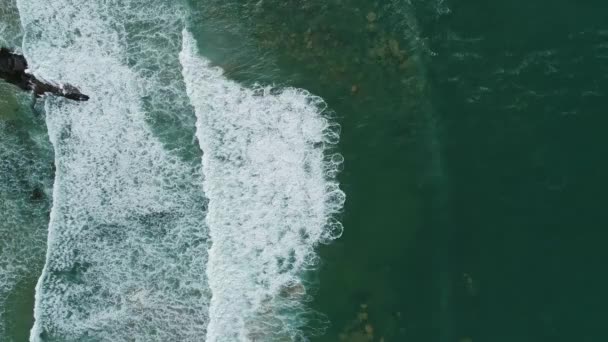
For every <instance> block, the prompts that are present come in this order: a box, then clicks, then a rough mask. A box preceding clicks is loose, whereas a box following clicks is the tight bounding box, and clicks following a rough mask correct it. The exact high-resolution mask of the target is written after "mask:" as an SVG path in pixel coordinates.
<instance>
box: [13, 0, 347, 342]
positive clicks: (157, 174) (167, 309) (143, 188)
mask: <svg viewBox="0 0 608 342" xmlns="http://www.w3.org/2000/svg"><path fill="white" fill-rule="evenodd" d="M17 7H18V10H19V16H20V19H21V25H22V27H23V34H24V37H23V47H22V48H23V52H24V54H25V55H26V57H27V59H28V61H29V63H30V68H31V70H32V71H33V73H34V74H35V75H36V76H37V77H40V78H43V79H48V80H59V81H61V82H66V83H70V84H74V85H78V86H79V87H80V89H81V91H82V92H83V93H85V94H88V95H90V96H91V99H90V100H89V101H88V102H86V103H72V102H70V101H66V100H65V99H56V98H50V97H49V98H47V99H46V100H45V103H44V111H45V118H46V126H47V129H48V137H49V140H50V142H51V144H52V146H53V149H54V159H55V161H54V163H55V166H56V172H55V180H54V184H53V188H52V209H51V214H50V223H49V226H48V237H47V251H46V261H45V265H44V269H43V271H42V274H41V276H40V278H39V280H38V284H37V286H36V295H35V296H36V298H35V309H34V316H35V323H34V326H33V328H32V330H31V335H30V340H31V341H127V340H132V341H254V340H258V341H259V340H264V341H274V340H281V341H284V340H304V339H306V333H304V330H303V327H304V326H305V325H306V324H307V323H308V322H307V318H308V317H311V315H313V314H312V313H311V312H310V310H309V309H307V308H306V302H307V301H308V300H309V299H310V288H309V287H310V286H311V285H310V282H309V281H308V272H309V271H311V270H313V269H314V268H315V266H316V265H317V263H318V256H317V255H316V253H315V248H316V247H317V246H318V244H320V243H325V242H329V241H331V240H333V239H335V238H336V237H338V236H340V234H341V232H342V226H341V224H340V223H339V222H338V221H337V220H336V219H335V217H336V214H337V213H338V212H339V211H340V210H341V208H342V206H343V203H344V198H345V197H344V193H343V192H342V191H341V190H340V189H339V186H338V183H337V182H336V180H335V177H336V174H337V172H338V171H339V168H340V166H341V163H342V157H341V156H340V155H339V154H335V153H333V152H331V151H333V150H334V149H335V145H336V143H337V140H338V133H339V129H338V126H337V125H335V124H333V123H332V122H331V118H330V114H329V113H328V112H327V111H326V105H325V103H324V102H323V101H322V99H320V98H318V97H316V96H314V95H312V94H310V93H308V92H306V91H304V90H300V89H294V88H277V87H272V86H265V85H256V86H253V87H244V86H241V85H239V84H238V83H237V82H234V81H231V80H229V79H227V78H226V77H225V76H224V75H223V72H222V70H221V69H219V68H217V67H213V66H211V64H210V63H209V61H207V60H206V59H205V58H204V56H201V55H200V54H199V52H198V48H197V41H196V40H195V38H194V36H193V35H192V34H190V33H189V31H188V30H187V29H186V27H187V26H188V10H187V8H186V7H185V6H182V5H181V4H179V3H169V2H163V1H159V0H152V1H145V2H144V1H101V0H100V1H87V2H75V1H69V0H58V1H53V2H52V3H49V2H46V1H42V0H31V1H21V0H19V1H17ZM199 43H200V44H203V45H204V42H199ZM313 316H314V315H313ZM315 317H316V318H317V319H318V317H319V316H318V315H317V316H315Z"/></svg>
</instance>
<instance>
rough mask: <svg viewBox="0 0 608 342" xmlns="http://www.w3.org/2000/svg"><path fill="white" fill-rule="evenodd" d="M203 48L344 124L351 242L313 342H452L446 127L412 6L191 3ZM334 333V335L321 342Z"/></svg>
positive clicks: (324, 300) (323, 285)
mask: <svg viewBox="0 0 608 342" xmlns="http://www.w3.org/2000/svg"><path fill="white" fill-rule="evenodd" d="M191 6H192V7H193V8H194V9H195V11H193V18H192V27H193V29H194V31H195V32H194V33H195V35H196V36H197V40H198V42H199V45H200V46H199V49H200V51H201V53H202V54H203V55H205V56H206V57H207V58H209V59H210V60H211V62H212V63H214V64H216V65H218V66H220V67H222V68H223V69H224V70H225V74H226V76H227V77H229V78H232V79H235V80H237V81H239V82H241V83H244V84H252V83H255V82H262V83H276V84H278V85H288V86H295V87H301V88H304V89H307V90H309V91H311V92H312V93H313V94H316V95H319V96H321V97H322V98H323V99H324V100H325V101H326V102H327V103H328V105H329V108H330V109H331V111H332V113H331V114H330V115H332V116H333V119H334V120H335V121H337V122H338V123H340V125H341V127H342V130H341V137H340V145H339V152H340V153H341V154H342V155H343V156H344V159H345V162H344V170H343V172H342V173H341V174H340V176H339V180H340V184H341V188H342V189H343V190H344V191H345V192H346V194H347V201H346V204H345V209H344V214H343V217H341V220H342V222H343V224H344V226H345V232H344V235H343V237H342V238H340V239H338V240H336V241H334V242H333V243H332V244H331V245H329V246H322V247H321V248H320V249H319V252H320V253H321V256H322V261H321V265H320V266H321V267H320V272H318V273H317V274H316V275H314V276H313V277H314V278H315V279H317V280H316V281H317V282H318V284H319V285H320V286H318V288H317V289H315V292H316V294H315V300H314V302H313V303H312V307H313V308H314V309H315V310H318V311H320V312H322V313H324V314H326V315H327V318H328V319H329V322H330V324H329V325H324V324H322V323H320V324H318V326H314V324H313V326H312V327H309V329H310V331H311V334H312V335H311V337H312V339H313V340H315V341H336V340H340V339H342V340H348V341H362V340H368V339H369V338H370V337H371V338H372V339H373V340H374V341H381V340H382V339H384V340H385V341H401V340H406V339H409V340H412V341H450V340H451V339H450V338H451V332H450V330H451V329H450V327H449V325H450V320H451V317H450V302H451V298H450V297H451V295H452V294H451V289H452V287H453V285H452V271H451V270H450V269H449V267H448V266H447V260H448V259H449V248H448V247H447V244H448V242H449V234H450V233H449V231H448V229H449V224H448V223H449V221H450V219H449V217H450V211H449V204H448V191H447V180H446V177H445V174H444V172H443V170H442V168H443V165H442V161H441V159H442V156H441V149H442V147H441V143H440V140H441V134H442V133H441V124H440V123H439V122H438V121H437V118H436V117H435V115H434V110H433V108H432V106H431V102H430V101H431V98H430V96H431V95H430V89H429V86H428V84H427V81H426V80H427V78H426V72H425V63H426V61H425V60H426V59H427V58H428V56H429V53H430V51H429V50H428V48H427V47H426V45H425V44H426V43H425V41H424V40H422V39H420V38H419V36H418V32H417V30H418V28H417V23H416V18H415V17H416V13H415V8H414V7H413V6H412V5H411V4H409V2H407V1H384V2H377V3H369V2H364V1H355V0H351V1H346V0H336V1H306V2H299V1H272V0H263V1H244V2H243V1H241V2H235V1H228V2H227V1H205V2H198V1H191ZM320 330H324V331H325V333H324V334H318V333H317V334H314V333H312V332H315V331H316V332H318V331H320Z"/></svg>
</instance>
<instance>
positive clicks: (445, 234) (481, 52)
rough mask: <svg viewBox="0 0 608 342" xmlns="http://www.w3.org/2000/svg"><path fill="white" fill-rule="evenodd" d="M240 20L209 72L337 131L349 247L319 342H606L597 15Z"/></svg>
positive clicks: (332, 283) (336, 6) (365, 11)
mask: <svg viewBox="0 0 608 342" xmlns="http://www.w3.org/2000/svg"><path fill="white" fill-rule="evenodd" d="M247 4H249V5H250V6H249V7H247V6H246V5H245V6H243V7H245V8H250V10H249V11H247V10H243V9H242V7H237V8H238V9H239V10H241V11H243V12H244V13H245V14H243V13H241V14H234V12H231V11H230V10H229V9H230V8H233V7H230V5H224V6H225V9H226V10H225V11H219V12H221V13H223V14H225V17H223V19H222V20H223V22H224V23H226V22H229V19H226V17H230V16H231V15H233V16H236V17H239V15H240V16H241V17H239V18H240V20H244V21H245V23H244V24H243V26H245V27H246V28H247V29H246V30H244V31H245V32H246V34H240V35H239V32H238V30H235V32H227V31H223V33H224V34H225V35H226V36H227V37H231V35H234V36H238V37H239V38H240V39H230V38H226V39H224V40H222V41H220V42H217V43H216V44H217V45H218V46H221V47H222V48H224V49H223V50H221V49H217V50H215V51H220V50H221V51H223V53H224V54H218V56H217V60H218V63H220V62H219V61H225V60H226V58H227V57H228V59H231V61H233V62H232V63H233V64H234V65H239V66H241V67H240V68H237V69H236V70H235V72H234V73H233V75H232V76H233V77H234V78H237V79H240V80H243V81H248V80H252V79H253V80H258V79H260V76H259V75H254V76H252V74H255V73H256V72H259V71H260V70H263V71H265V73H264V76H265V77H262V79H264V78H268V75H269V74H271V75H273V76H274V77H271V80H274V81H275V82H285V83H288V84H290V85H296V86H300V87H304V88H306V89H309V90H311V91H312V92H314V93H316V94H318V95H320V96H322V97H323V98H324V99H325V100H326V101H327V103H328V104H329V106H330V108H331V109H332V110H334V111H335V113H336V117H337V119H338V121H339V122H340V124H341V125H342V135H341V144H340V152H341V153H342V154H343V155H344V157H345V163H344V171H343V173H342V175H341V177H340V181H341V184H342V186H343V189H344V190H345V191H346V193H347V198H348V199H347V203H346V207H345V209H344V216H343V218H342V219H343V222H344V225H345V227H346V229H345V233H344V236H343V237H342V238H341V239H340V240H338V241H337V242H335V243H333V244H332V245H330V246H327V247H323V248H321V253H322V256H323V262H322V265H321V272H320V275H319V283H320V287H319V289H318V292H317V293H316V297H315V298H316V299H315V301H314V302H313V306H314V308H315V309H317V310H319V311H321V312H324V313H325V314H327V316H328V318H329V320H330V322H331V324H330V325H329V327H328V329H327V333H326V334H325V335H324V336H318V337H315V338H313V340H318V341H336V340H339V339H346V340H350V341H359V340H364V338H365V336H366V335H367V336H369V335H370V334H369V331H370V330H371V329H370V328H372V329H373V338H374V340H375V341H380V340H381V339H382V338H384V340H385V341H463V342H464V341H513V340H516V341H571V340H577V341H579V340H580V341H602V340H605V339H606V335H607V333H606V332H605V330H604V329H602V320H603V317H605V310H606V309H605V307H606V304H607V299H608V298H607V296H606V294H605V293H604V290H603V289H604V288H605V287H606V286H605V285H606V282H607V280H608V278H607V277H606V276H604V275H603V274H602V269H601V263H602V261H603V260H605V259H606V254H607V252H605V251H603V250H602V247H603V246H602V244H603V242H604V241H606V237H608V233H606V232H605V231H604V230H603V229H602V228H603V227H605V225H606V214H604V212H605V211H604V210H603V206H604V201H603V200H602V199H603V196H604V195H603V194H604V192H605V191H604V190H605V188H606V186H607V185H608V182H606V180H605V176H604V175H605V174H606V172H605V170H606V168H607V165H608V164H607V163H605V162H603V160H602V157H603V156H602V153H601V151H602V150H603V149H604V148H605V146H606V138H604V136H605V135H604V134H603V132H602V131H603V130H604V127H606V123H607V122H606V121H607V120H608V119H606V117H605V115H603V114H604V113H605V112H606V109H607V108H608V106H607V104H606V101H605V98H606V96H605V94H604V91H606V89H608V87H606V86H607V85H608V84H607V79H606V61H607V56H608V49H607V47H606V41H607V39H608V31H606V29H607V28H608V27H607V26H608V23H606V22H605V16H604V15H603V14H605V13H606V12H605V11H606V6H605V5H603V4H602V3H600V2H597V1H596V2H586V3H585V4H573V3H570V2H566V1H562V2H547V1H535V2H524V1H514V2H503V3H491V4H490V3H487V2H481V1H452V2H422V1H419V2H414V4H413V5H412V6H405V5H404V3H398V2H391V3H389V2H386V1H385V2H376V3H371V2H362V1H329V2H328V1H322V2H321V1H307V2H305V3H297V2H281V3H277V2H273V1H267V0H266V1H264V2H262V3H261V4H259V5H258V6H253V3H247ZM235 7H236V6H235ZM396 9H400V10H401V11H398V10H396ZM370 12H373V13H374V15H371V17H372V18H373V17H375V19H374V20H370V19H369V18H368V15H369V13H370ZM228 13H230V14H228ZM227 25H230V24H227ZM220 27H224V26H221V25H220ZM412 28H413V29H412ZM205 32H206V34H207V35H211V36H213V29H208V30H206V31H205ZM203 36H204V34H203ZM226 41H230V42H234V41H237V42H239V43H238V44H236V45H231V43H228V44H227V43H226ZM394 42H397V43H398V45H399V49H400V50H401V49H403V50H404V52H403V53H401V52H395V51H393V50H394V49H392V48H391V45H393V46H394V45H395V43H394ZM201 45H204V44H201ZM206 47H207V48H209V45H207V46H206ZM202 49H203V50H204V49H205V47H202ZM243 49H247V50H248V53H244V54H243V55H240V54H239V52H240V51H242V50H243ZM251 51H253V53H260V52H264V53H267V54H268V55H269V56H271V57H270V59H272V62H269V63H268V64H269V65H262V66H260V64H254V63H251V62H250V61H249V64H248V58H251V57H248V55H250V54H251V53H252V52H251ZM209 52H210V55H213V52H214V50H213V49H210V51H209ZM402 54H403V55H405V56H406V58H403V57H402V56H401V55H402ZM403 62H406V63H403ZM243 65H244V66H245V67H242V66H243ZM402 65H403V67H401V66H402ZM246 66H249V68H247V67H246ZM269 70H270V71H269ZM362 305H363V306H362ZM367 324H369V326H368V327H367V330H368V332H365V330H366V325H367Z"/></svg>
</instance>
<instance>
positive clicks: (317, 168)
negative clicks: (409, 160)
mask: <svg viewBox="0 0 608 342" xmlns="http://www.w3.org/2000/svg"><path fill="white" fill-rule="evenodd" d="M180 61H181V63H182V66H183V76H184V80H185V82H186V86H187V91H188V96H189V97H190V100H191V102H192V104H193V106H194V108H195V111H196V115H197V124H196V126H197V136H198V139H199V142H200V145H201V149H202V150H203V153H204V155H203V171H204V174H205V180H204V188H205V193H206V196H207V197H208V198H209V207H208V213H207V217H206V222H207V225H208V227H209V230H210V236H211V240H212V246H211V248H210V250H209V262H208V264H207V275H208V279H209V285H210V288H211V293H212V298H211V304H210V308H209V318H210V321H209V325H208V331H207V339H206V341H208V342H216V341H275V340H277V341H278V340H281V341H284V340H300V339H305V336H303V334H302V331H301V330H300V329H299V328H300V327H301V326H302V325H303V324H306V323H307V322H306V320H305V314H306V309H305V308H304V306H303V303H302V302H303V301H305V300H306V299H307V298H308V296H307V293H306V291H307V288H306V284H305V282H304V281H303V278H302V276H303V275H304V273H305V271H307V270H309V269H311V268H312V267H314V266H315V264H316V258H317V256H316V254H315V246H317V244H319V243H320V242H325V241H329V240H332V239H334V238H336V237H337V236H339V235H340V234H341V232H342V226H341V225H340V223H339V222H337V221H336V220H334V218H333V217H334V215H335V214H336V213H337V212H338V211H339V210H340V209H341V208H342V205H343V202H344V193H343V192H342V191H341V190H340V189H339V187H338V184H337V182H336V181H335V175H336V172H337V170H338V167H339V165H340V163H341V162H342V157H341V156H340V155H338V154H333V155H332V154H330V153H328V152H327V151H328V148H330V147H331V146H333V145H334V144H335V143H336V142H337V134H338V130H337V126H336V125H334V124H331V123H330V122H329V121H328V120H327V118H326V117H324V115H323V111H324V108H325V104H324V103H323V101H322V100H321V99H320V98H318V97H316V96H313V95H311V94H309V93H308V92H306V91H303V90H299V89H293V88H285V89H276V88H271V87H263V86H259V87H256V88H254V89H248V88H244V87H242V86H240V85H239V84H237V83H236V82H233V81H230V80H227V79H226V78H225V77H224V76H223V75H222V70H221V69H219V68H215V67H212V66H210V63H209V62H208V61H207V60H206V59H205V58H203V57H201V56H200V55H198V52H197V47H196V41H195V40H194V38H193V36H192V35H191V34H190V33H189V32H188V31H184V38H183V49H182V52H181V54H180Z"/></svg>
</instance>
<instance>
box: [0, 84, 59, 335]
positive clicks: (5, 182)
mask: <svg viewBox="0 0 608 342" xmlns="http://www.w3.org/2000/svg"><path fill="white" fill-rule="evenodd" d="M4 95H5V94H4ZM3 104H4V103H2V101H0V106H2V105H3ZM46 152H48V151H45V148H44V146H40V147H36V146H33V145H32V144H31V143H28V142H27V141H24V140H23V138H19V137H17V136H16V135H15V129H14V127H11V126H10V125H9V124H7V123H5V122H4V121H1V120H0V213H2V220H0V337H1V340H2V341H10V340H8V339H7V338H8V337H7V334H8V332H7V328H9V327H6V326H5V324H6V323H8V322H12V323H13V324H14V323H15V316H17V313H16V311H17V310H19V308H17V305H18V304H17V305H15V302H14V301H12V302H11V301H10V297H11V296H15V292H17V291H20V290H21V291H23V290H24V283H27V282H29V281H31V280H32V279H35V278H36V277H37V276H38V272H39V271H40V269H41V268H42V265H43V263H44V249H45V246H46V241H45V239H46V226H47V224H48V221H47V210H48V203H47V202H46V201H45V200H44V199H43V198H42V197H43V192H44V191H45V190H46V191H49V192H50V189H48V188H47V186H48V185H49V183H47V182H46V181H48V180H49V179H50V175H49V173H50V167H49V164H48V159H47V157H50V153H49V154H47V153H46ZM34 191H39V193H40V197H41V198H36V199H33V198H32V193H33V192H34ZM11 304H12V305H11Z"/></svg>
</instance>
